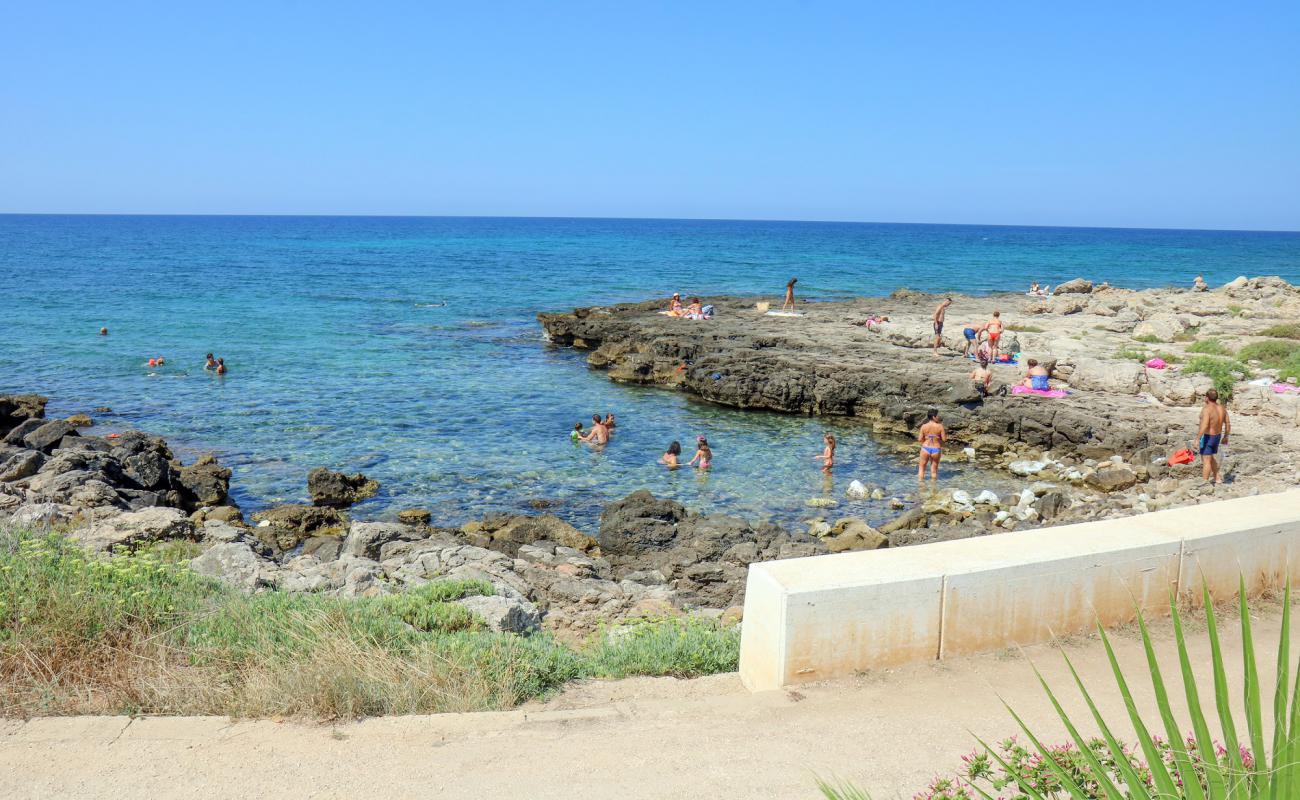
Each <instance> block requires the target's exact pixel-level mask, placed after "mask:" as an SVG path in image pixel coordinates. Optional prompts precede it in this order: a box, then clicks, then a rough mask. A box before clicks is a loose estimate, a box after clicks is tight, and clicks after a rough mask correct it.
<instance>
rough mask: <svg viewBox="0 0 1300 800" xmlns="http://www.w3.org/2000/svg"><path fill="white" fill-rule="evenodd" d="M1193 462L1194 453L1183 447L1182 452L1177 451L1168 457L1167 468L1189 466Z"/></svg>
mask: <svg viewBox="0 0 1300 800" xmlns="http://www.w3.org/2000/svg"><path fill="white" fill-rule="evenodd" d="M1195 460H1196V453H1194V452H1193V451H1192V450H1191V449H1190V448H1187V447H1184V448H1183V449H1182V450H1179V451H1178V452H1177V453H1174V454H1173V455H1172V456H1170V457H1169V466H1171V467H1174V466H1177V465H1179V464H1190V463H1192V462H1193V461H1195Z"/></svg>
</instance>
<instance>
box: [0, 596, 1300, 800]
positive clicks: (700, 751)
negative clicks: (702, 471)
mask: <svg viewBox="0 0 1300 800" xmlns="http://www.w3.org/2000/svg"><path fill="white" fill-rule="evenodd" d="M1229 622H1230V624H1229V625H1228V627H1229V628H1230V629H1231V631H1232V633H1230V634H1229V635H1227V636H1226V637H1225V647H1226V648H1227V650H1228V657H1229V659H1230V661H1229V668H1228V674H1229V681H1230V682H1231V686H1232V687H1233V690H1234V692H1236V691H1239V690H1240V686H1241V665H1240V658H1241V656H1240V654H1241V647H1240V637H1239V635H1237V634H1236V633H1235V632H1236V631H1237V630H1238V627H1237V623H1236V620H1235V619H1231V620H1229ZM1253 624H1254V627H1255V634H1256V642H1257V645H1256V646H1257V648H1258V657H1259V661H1260V663H1261V677H1262V678H1263V679H1264V681H1265V686H1268V685H1269V684H1270V683H1271V681H1272V674H1273V672H1272V664H1273V662H1274V661H1275V658H1276V656H1275V650H1274V649H1273V646H1274V643H1275V642H1276V640H1277V635H1278V633H1279V631H1280V628H1281V617H1280V606H1277V605H1267V604H1265V605H1263V606H1262V607H1261V610H1259V611H1258V613H1257V614H1256V616H1255V617H1253ZM1292 627H1293V637H1294V635H1295V631H1294V628H1295V627H1296V626H1295V625H1293V626H1292ZM1155 630H1156V634H1157V638H1158V639H1159V640H1160V641H1161V652H1162V653H1165V654H1168V655H1169V656H1170V658H1171V659H1172V642H1171V639H1170V628H1169V626H1168V624H1167V623H1166V622H1160V623H1158V624H1157V625H1156V626H1155ZM1191 635H1192V638H1193V648H1194V654H1195V662H1194V663H1196V664H1197V665H1198V677H1199V679H1200V684H1201V687H1202V697H1203V698H1206V697H1207V696H1208V695H1209V689H1210V675H1209V656H1208V652H1209V651H1208V645H1207V644H1206V642H1205V637H1204V635H1203V625H1197V626H1193V632H1192V634H1191ZM1116 638H1117V643H1118V646H1117V649H1118V651H1119V654H1120V659H1121V662H1122V663H1124V664H1125V665H1127V666H1131V667H1132V668H1133V669H1134V670H1136V672H1132V673H1130V674H1131V675H1132V676H1133V680H1132V683H1133V684H1134V686H1135V687H1136V691H1137V693H1138V700H1139V703H1140V704H1141V705H1142V706H1143V707H1144V708H1146V709H1147V710H1149V711H1150V710H1153V702H1152V699H1151V694H1150V688H1149V681H1148V680H1147V678H1146V677H1145V676H1146V671H1145V661H1144V659H1143V656H1142V651H1141V645H1140V642H1139V641H1138V640H1137V639H1136V637H1135V635H1134V633H1133V632H1132V631H1126V632H1120V633H1119V634H1117V635H1116ZM1063 647H1064V648H1065V649H1066V651H1067V652H1068V653H1069V654H1070V656H1071V658H1072V659H1074V661H1075V663H1076V666H1077V667H1078V668H1079V670H1080V672H1081V673H1082V674H1083V676H1084V679H1085V681H1086V682H1087V683H1088V685H1089V686H1090V687H1092V688H1093V689H1094V691H1095V692H1096V693H1097V694H1098V695H1099V700H1100V705H1101V706H1102V708H1103V711H1104V712H1105V713H1107V714H1108V715H1109V717H1110V718H1111V719H1113V720H1118V719H1119V718H1120V717H1121V716H1122V715H1123V713H1124V710H1123V704H1122V702H1121V701H1120V699H1119V697H1118V694H1117V693H1116V692H1115V691H1114V682H1113V679H1112V678H1111V676H1110V671H1109V668H1108V666H1107V664H1106V658H1105V652H1104V650H1103V649H1102V647H1101V645H1100V643H1099V642H1098V641H1097V640H1095V639H1078V640H1074V641H1070V642H1066V643H1064V644H1063ZM1031 661H1032V662H1033V663H1034V664H1037V665H1038V666H1039V667H1040V669H1042V671H1043V672H1044V674H1045V676H1046V677H1047V679H1048V681H1049V683H1051V684H1052V685H1053V686H1054V687H1057V688H1058V689H1059V690H1060V694H1061V695H1062V697H1063V700H1064V701H1065V704H1066V706H1067V708H1069V709H1071V710H1072V711H1075V712H1077V713H1082V712H1083V705H1082V701H1081V700H1080V699H1079V696H1078V693H1077V691H1075V690H1074V689H1073V688H1072V687H1071V685H1070V684H1069V683H1068V673H1067V672H1066V670H1065V668H1064V665H1063V663H1062V659H1061V656H1060V654H1059V653H1057V652H1056V647H1055V646H1051V645H1040V646H1035V647H1031V648H1028V649H1027V650H1025V651H1024V652H1023V653H1021V652H1016V651H1008V652H1003V653H997V654H989V655H983V656H978V657H972V658H964V659H956V660H951V661H945V662H942V663H926V664H919V665H913V666H910V667H907V668H904V669H898V670H890V671H886V672H879V673H870V674H864V675H862V676H859V677H858V678H856V679H854V680H849V681H838V682H834V683H826V684H819V685H810V686H801V687H799V688H798V689H797V690H787V691H778V692H768V693H761V694H752V695H751V694H749V693H748V692H746V691H745V690H744V689H743V688H742V687H741V686H740V682H739V680H738V678H737V677H736V675H734V674H729V675H717V676H713V677H709V678H701V679H696V680H675V679H672V678H640V679H632V680H624V681H616V682H594V683H586V684H581V685H577V686H574V687H571V688H569V689H568V690H567V691H565V692H564V693H562V694H561V695H559V696H557V697H555V698H553V699H551V700H549V701H548V702H546V703H538V704H533V705H530V706H527V707H524V708H520V709H516V710H513V711H506V712H497V713H479V714H446V715H439V716H430V717H390V718H381V719H372V720H365V721H361V722H351V723H346V724H338V725H316V724H301V723H296V722H288V721H285V722H281V721H265V720H264V721H253V722H234V721H231V720H227V719H224V718H213V717H201V718H193V717H191V718H178V717H171V718H167V717H163V718H144V719H132V718H129V717H71V718H43V719H33V720H29V721H26V722H23V721H18V720H10V721H0V797H4V798H55V797H58V798H112V800H128V798H170V797H184V798H198V797H240V798H281V797H289V796H297V797H309V798H334V797H357V796H368V797H376V798H407V797H410V798H415V797H419V798H429V797H449V798H450V797H519V798H608V797H618V798H679V797H680V798H699V797H727V798H730V797H735V798H800V797H805V798H813V797H817V796H818V794H817V791H816V787H815V778H816V777H817V776H822V777H827V778H829V777H839V778H847V779H851V780H853V781H855V782H857V783H858V784H859V785H861V786H863V787H864V788H867V789H868V790H870V791H871V792H872V794H873V797H874V798H876V800H882V798H911V797H912V795H913V794H914V793H915V792H916V791H918V790H920V789H921V788H923V786H924V785H925V784H926V783H927V782H928V781H929V779H930V778H932V777H933V776H935V775H936V774H939V773H943V772H951V771H952V770H954V769H956V768H957V767H958V766H959V765H960V757H961V755H962V754H963V753H966V752H968V751H970V750H971V749H972V746H973V744H974V737H975V736H976V735H978V736H981V737H985V738H990V739H1000V738H1002V737H1005V736H1007V735H1010V734H1012V733H1015V732H1016V728H1015V723H1014V721H1013V720H1012V719H1011V717H1010V715H1009V714H1008V713H1007V711H1006V709H1005V708H1003V706H1002V702H1001V700H1000V699H999V698H1004V699H1005V700H1006V701H1007V702H1008V703H1009V704H1011V705H1012V706H1013V707H1014V708H1015V709H1016V710H1017V711H1018V712H1019V713H1021V714H1022V715H1023V716H1025V717H1026V719H1027V720H1028V721H1029V723H1030V724H1031V725H1032V726H1034V728H1035V730H1036V732H1041V733H1042V735H1044V736H1047V737H1049V738H1053V739H1056V740H1058V741H1063V740H1064V737H1063V732H1062V731H1061V729H1060V726H1059V723H1058V722H1056V719H1055V716H1054V714H1053V712H1052V709H1051V707H1050V705H1049V704H1048V702H1047V700H1046V698H1045V697H1044V695H1043V693H1042V690H1041V688H1040V687H1039V686H1038V684H1037V682H1036V681H1035V679H1034V676H1033V672H1032V668H1031ZM1168 664H1169V671H1167V672H1166V681H1167V682H1168V683H1169V684H1170V687H1171V690H1174V691H1177V692H1179V693H1180V694H1181V684H1180V683H1179V681H1178V678H1177V665H1176V662H1175V661H1172V660H1171V661H1169V662H1168ZM1265 700H1266V704H1267V703H1270V702H1271V690H1269V692H1268V694H1267V695H1266V698H1265ZM1176 709H1177V713H1179V716H1180V719H1181V720H1182V721H1184V722H1186V717H1185V714H1183V713H1182V711H1183V709H1182V707H1181V704H1180V705H1179V706H1176ZM1268 715H1269V714H1268V712H1267V711H1266V713H1265V716H1266V717H1267V716H1268ZM1239 724H1240V723H1239ZM1116 728H1117V729H1119V730H1127V726H1124V725H1118V724H1117V725H1116Z"/></svg>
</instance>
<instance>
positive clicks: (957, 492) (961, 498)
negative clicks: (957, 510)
mask: <svg viewBox="0 0 1300 800" xmlns="http://www.w3.org/2000/svg"><path fill="white" fill-rule="evenodd" d="M952 501H953V502H954V503H956V504H957V505H959V506H968V505H971V503H972V501H971V497H970V492H967V491H965V490H962V489H953V490H952Z"/></svg>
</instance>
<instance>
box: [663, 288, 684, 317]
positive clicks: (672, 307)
mask: <svg viewBox="0 0 1300 800" xmlns="http://www.w3.org/2000/svg"><path fill="white" fill-rule="evenodd" d="M665 313H667V314H668V316H670V317H680V316H683V315H684V314H685V313H686V312H684V311H682V293H681V292H673V297H672V299H671V300H669V301H668V311H667V312H665Z"/></svg>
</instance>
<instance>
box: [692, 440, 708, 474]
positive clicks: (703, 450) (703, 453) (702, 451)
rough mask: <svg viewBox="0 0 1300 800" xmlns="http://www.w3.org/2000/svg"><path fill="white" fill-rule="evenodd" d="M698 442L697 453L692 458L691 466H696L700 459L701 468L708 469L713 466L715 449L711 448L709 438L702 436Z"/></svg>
mask: <svg viewBox="0 0 1300 800" xmlns="http://www.w3.org/2000/svg"><path fill="white" fill-rule="evenodd" d="M697 442H698V443H697V445H696V448H695V455H694V456H693V457H692V458H691V463H690V466H692V467H693V466H695V463H696V462H697V461H698V462H699V466H700V469H708V468H709V467H711V466H713V451H712V450H711V449H709V440H708V439H705V438H704V437H703V436H701V437H699V439H698V440H697Z"/></svg>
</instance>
